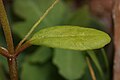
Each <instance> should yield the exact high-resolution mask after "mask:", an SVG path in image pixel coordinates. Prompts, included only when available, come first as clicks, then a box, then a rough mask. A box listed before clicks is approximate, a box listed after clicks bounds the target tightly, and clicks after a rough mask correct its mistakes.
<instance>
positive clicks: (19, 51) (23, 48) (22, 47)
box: [14, 41, 31, 57]
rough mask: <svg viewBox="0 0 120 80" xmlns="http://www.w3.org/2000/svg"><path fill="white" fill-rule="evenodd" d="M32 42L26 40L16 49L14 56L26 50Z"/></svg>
mask: <svg viewBox="0 0 120 80" xmlns="http://www.w3.org/2000/svg"><path fill="white" fill-rule="evenodd" d="M30 46H31V44H30V43H29V42H28V41H27V42H25V43H24V44H23V45H22V46H21V47H20V48H19V49H18V50H16V51H15V54H14V56H15V57H17V56H18V55H19V54H20V53H21V52H22V51H24V50H25V49H26V48H28V47H30Z"/></svg>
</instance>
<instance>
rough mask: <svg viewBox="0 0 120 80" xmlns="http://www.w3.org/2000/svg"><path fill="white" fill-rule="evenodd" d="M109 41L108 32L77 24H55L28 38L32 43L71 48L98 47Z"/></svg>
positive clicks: (87, 48)
mask: <svg viewBox="0 0 120 80" xmlns="http://www.w3.org/2000/svg"><path fill="white" fill-rule="evenodd" d="M109 42H110V37H109V35H108V34H106V33H104V32H102V31H99V30H96V29H91V28H82V27H78V26H56V27H51V28H46V29H42V30H40V31H39V32H37V33H36V34H35V35H34V36H33V37H32V38H31V39H30V43H31V44H33V45H45V46H49V47H53V48H64V49H73V50H91V49H98V48H101V47H104V46H105V45H106V44H108V43H109Z"/></svg>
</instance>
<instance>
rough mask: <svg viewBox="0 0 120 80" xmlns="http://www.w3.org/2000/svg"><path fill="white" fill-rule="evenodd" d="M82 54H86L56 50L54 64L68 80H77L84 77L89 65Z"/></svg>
mask: <svg viewBox="0 0 120 80" xmlns="http://www.w3.org/2000/svg"><path fill="white" fill-rule="evenodd" d="M81 53H84V52H80V51H73V50H65V49H55V54H54V57H53V63H54V64H55V65H56V66H57V67H58V69H59V73H60V74H61V75H62V76H63V77H65V78H66V80H76V79H79V78H81V77H82V76H83V75H84V73H85V69H86V66H87V65H86V61H85V59H84V56H83V54H81Z"/></svg>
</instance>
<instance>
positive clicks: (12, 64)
mask: <svg viewBox="0 0 120 80" xmlns="http://www.w3.org/2000/svg"><path fill="white" fill-rule="evenodd" d="M8 65H9V73H10V78H11V80H18V71H17V61H16V58H14V57H12V58H8Z"/></svg>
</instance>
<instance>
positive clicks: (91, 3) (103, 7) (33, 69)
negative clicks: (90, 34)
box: [0, 0, 114, 80]
mask: <svg viewBox="0 0 120 80" xmlns="http://www.w3.org/2000/svg"><path fill="white" fill-rule="evenodd" d="M3 1H4V5H5V8H6V11H7V15H8V18H9V22H10V25H11V29H12V34H13V38H14V43H15V44H14V45H15V46H16V45H17V44H18V43H19V41H20V40H21V39H22V38H23V37H24V36H25V35H26V34H27V32H28V31H29V30H30V28H31V27H32V26H33V24H34V23H35V22H36V21H37V20H38V19H39V17H40V16H41V15H42V14H43V13H44V12H45V10H46V9H47V8H48V7H49V6H50V5H51V4H52V3H53V2H54V0H3ZM57 25H76V26H81V27H89V28H95V29H99V30H102V31H105V32H106V33H108V34H109V35H110V36H111V38H113V27H112V26H113V22H112V0H60V1H59V3H58V4H57V5H56V6H55V7H54V8H53V9H52V10H51V11H50V13H49V14H48V15H47V17H46V18H45V19H44V20H43V21H42V23H41V24H40V25H39V27H37V29H36V30H35V31H34V32H36V31H38V30H40V29H43V28H46V27H52V26H57ZM0 26H1V25H0ZM63 44H64V43H63ZM91 44H92V43H91ZM0 45H2V46H4V47H6V42H5V38H4V34H3V31H2V28H1V27H0ZM113 55H114V54H113V42H111V43H110V44H109V45H107V46H105V47H104V48H102V49H98V50H93V51H73V50H65V49H57V48H54V49H53V48H48V47H45V46H32V47H29V48H28V49H27V50H25V51H24V52H22V54H20V56H19V57H18V66H19V68H18V69H19V79H20V80H92V76H91V74H90V70H89V66H88V63H87V59H86V58H88V59H89V62H90V64H91V66H92V68H93V71H94V73H95V77H96V79H97V80H112V77H113V76H112V75H113V74H112V73H113V72H112V69H113V67H112V66H113ZM0 80H9V73H8V67H7V60H6V59H5V58H4V57H3V56H1V55H0Z"/></svg>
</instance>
